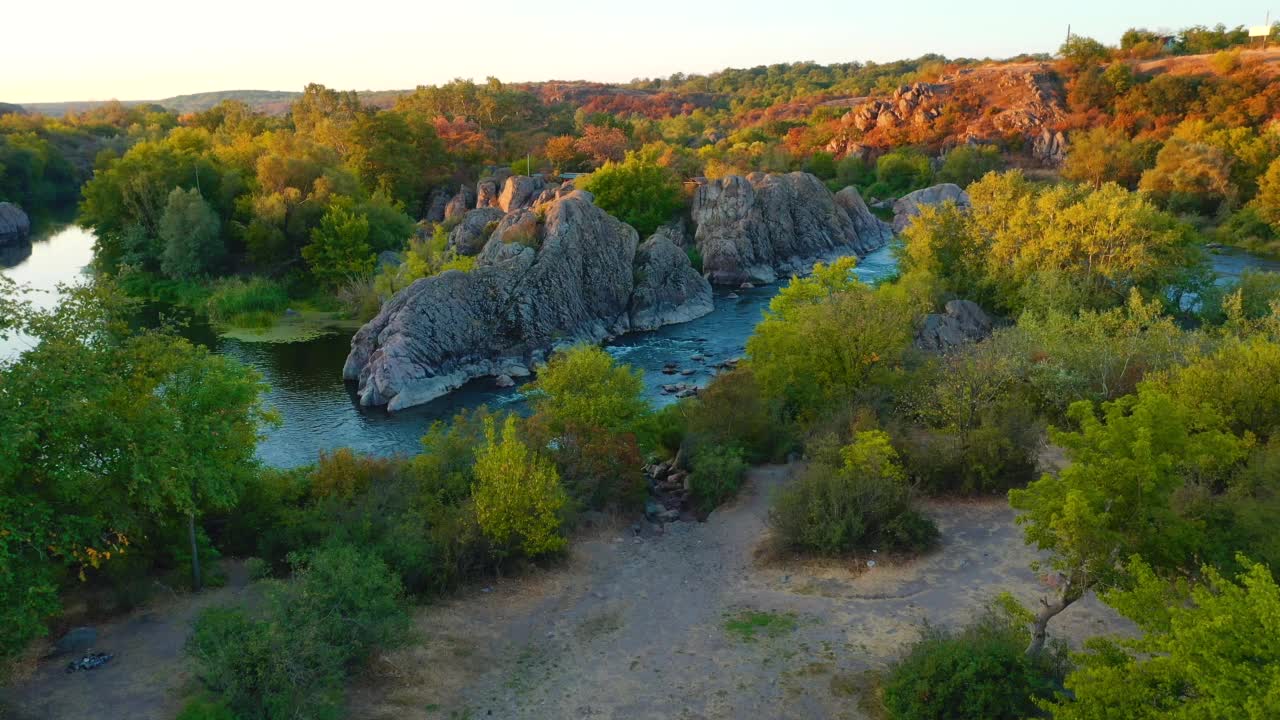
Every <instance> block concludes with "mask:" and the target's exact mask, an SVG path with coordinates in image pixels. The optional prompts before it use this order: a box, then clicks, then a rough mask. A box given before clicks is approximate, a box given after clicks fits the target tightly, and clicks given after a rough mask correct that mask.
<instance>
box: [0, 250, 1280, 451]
mask: <svg viewBox="0 0 1280 720" xmlns="http://www.w3.org/2000/svg"><path fill="white" fill-rule="evenodd" d="M92 258H93V234H92V233H91V232H90V231H88V230H85V229H83V228H80V227H77V226H75V225H69V226H65V227H62V228H57V229H54V230H51V231H49V232H47V233H46V234H45V236H44V237H41V238H37V239H36V240H34V241H33V242H32V244H31V253H30V255H29V256H26V257H25V258H23V257H21V255H20V254H18V255H13V256H10V257H9V262H11V263H16V264H13V265H12V266H3V264H4V262H5V258H0V273H3V274H4V275H6V276H8V277H9V278H11V279H13V280H15V281H17V282H19V283H23V284H25V285H27V286H28V287H30V288H31V290H32V291H33V292H34V293H35V294H34V295H33V297H34V298H35V301H36V302H37V303H38V304H40V305H42V306H45V307H49V306H51V305H52V304H53V303H55V302H57V293H56V290H55V288H56V286H57V285H58V284H60V283H74V282H79V281H83V279H84V278H85V275H84V268H85V267H86V266H87V265H88V264H89V262H90V261H91V260H92ZM1212 259H1213V266H1214V270H1215V271H1216V272H1217V273H1218V274H1219V276H1220V277H1222V278H1223V280H1224V281H1227V280H1230V279H1232V278H1235V277H1238V276H1239V274H1240V273H1241V272H1242V271H1243V270H1244V269H1245V268H1248V267H1255V268H1261V269H1265V270H1271V271H1280V262H1276V261H1273V260H1266V259H1263V258H1258V257H1255V256H1251V255H1249V254H1247V253H1244V252H1241V251H1236V250H1229V249H1228V250H1224V251H1221V252H1218V253H1215V254H1213V255H1212ZM895 270H896V262H895V260H894V257H893V254H892V252H891V251H890V249H888V248H885V249H882V250H879V251H877V252H874V253H872V254H870V255H868V256H867V257H865V258H863V259H862V260H861V261H860V262H859V263H858V268H857V271H856V272H857V274H858V276H859V277H860V278H861V279H862V280H864V281H868V282H870V281H874V280H877V279H880V278H883V277H886V276H889V275H891V274H893V273H894V272H895ZM777 289H778V286H776V285H774V286H768V287H761V288H755V289H752V290H738V291H732V292H730V291H727V290H718V291H716V294H715V309H714V310H713V311H712V312H711V313H710V314H708V315H705V316H703V317H701V318H699V319H697V320H694V321H692V322H688V323H684V324H682V325H671V326H668V327H664V328H661V329H659V330H655V331H653V332H646V333H635V334H631V335H625V336H623V337H621V338H618V339H617V340H616V341H614V342H612V343H609V344H608V345H607V346H606V349H607V350H608V351H609V353H610V354H612V355H613V356H614V357H616V358H618V360H619V361H621V362H624V363H627V364H629V365H631V366H632V367H636V368H639V369H641V370H643V371H644V379H645V389H646V393H647V394H648V396H649V398H650V400H651V401H652V402H653V403H654V404H656V405H661V404H665V403H668V402H672V401H673V400H674V398H673V397H672V396H671V395H668V394H666V393H663V392H662V385H664V384H670V383H678V382H684V383H690V384H697V385H704V384H706V382H707V381H708V380H709V379H710V377H711V374H712V366H713V365H714V364H715V363H717V362H720V361H722V360H727V359H730V358H734V357H738V356H740V355H741V354H742V352H743V345H744V343H745V342H746V339H747V337H748V336H750V334H751V331H752V329H753V328H754V327H755V325H756V323H757V322H759V320H760V317H761V313H762V312H763V310H764V308H765V307H766V306H767V305H768V304H769V300H770V299H771V298H772V297H773V295H774V294H775V293H776V292H777ZM190 336H191V338H192V339H193V340H195V341H197V342H200V343H203V344H205V345H208V346H209V347H210V348H212V349H213V350H214V351H216V352H218V353H221V354H224V355H227V356H229V357H233V358H236V359H237V360H239V361H241V362H243V363H244V364H246V365H249V366H250V367H253V368H255V369H256V370H257V371H258V372H259V373H261V374H262V377H263V378H264V380H265V381H266V383H267V385H268V387H269V390H268V392H267V396H266V402H267V404H268V405H270V406H272V407H274V408H275V409H276V410H277V411H278V412H279V414H280V416H281V419H282V422H281V424H280V425H279V426H278V427H274V428H269V429H267V431H266V437H265V439H264V440H263V441H262V442H261V443H259V445H258V455H259V457H260V458H261V459H262V461H263V462H265V463H267V464H268V465H273V466H277V467H295V466H298V465H303V464H306V463H309V462H312V461H314V460H315V458H316V456H317V454H318V453H319V452H320V451H321V450H331V449H334V448H338V447H350V448H352V449H355V450H359V451H361V452H369V453H375V454H379V455H391V454H396V453H414V452H416V451H417V450H418V448H419V441H420V439H421V437H422V435H423V433H424V432H425V431H426V429H427V428H428V427H430V425H431V423H432V422H434V421H436V420H447V419H448V418H450V417H452V416H453V415H454V414H455V413H457V412H458V411H459V410H462V409H464V408H473V407H478V406H479V405H481V404H488V405H489V406H490V407H495V408H496V407H511V408H513V409H515V408H518V407H519V406H520V404H521V402H522V396H521V395H520V389H519V388H518V387H517V388H512V389H506V390H503V389H498V388H496V387H494V385H493V382H492V380H490V379H481V380H477V381H474V382H472V383H469V384H467V385H465V386H463V387H462V388H460V389H458V390H457V391H455V392H453V393H450V394H449V395H447V396H445V397H443V398H440V399H438V400H435V401H433V402H431V403H428V404H426V405H422V406H419V407H416V408H412V409H410V410H406V411H402V412H399V413H395V414H394V415H392V414H388V413H386V412H384V411H382V410H379V409H373V410H371V409H367V408H361V407H360V406H359V405H358V403H357V402H356V401H355V398H354V395H353V394H352V391H351V389H350V388H349V387H348V386H347V385H346V384H345V383H343V381H342V377H341V369H342V364H343V361H344V360H345V359H346V356H347V350H348V349H349V347H350V339H349V338H348V337H347V336H346V335H343V334H333V335H326V336H323V337H320V338H316V339H313V340H308V341H306V342H298V343H262V342H257V343H255V342H244V341H240V340H234V339H228V338H223V337H219V336H218V335H216V334H215V333H213V332H212V331H211V330H210V329H209V328H208V327H202V326H200V325H196V326H194V327H192V328H191V330H190ZM23 347H26V341H24V340H23V339H21V338H19V339H16V340H10V341H8V342H0V357H6V356H10V355H12V354H13V353H14V352H16V351H20V350H21V349H22V348H23ZM695 356H701V357H702V360H701V361H697V360H694V359H693V358H694V357H695ZM671 362H675V363H676V364H677V365H678V367H679V368H680V369H681V370H692V371H693V373H692V374H691V375H688V376H684V375H664V374H663V373H662V370H663V366H664V365H666V364H667V363H671Z"/></svg>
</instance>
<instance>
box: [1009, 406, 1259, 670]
mask: <svg viewBox="0 0 1280 720" xmlns="http://www.w3.org/2000/svg"><path fill="white" fill-rule="evenodd" d="M1068 414H1069V416H1070V418H1071V420H1072V421H1074V422H1075V423H1076V424H1077V425H1078V426H1079V428H1080V429H1079V430H1078V431H1076V432H1062V431H1054V432H1052V433H1051V434H1050V437H1051V438H1052V440H1053V441H1054V442H1055V443H1057V444H1058V445H1061V446H1062V447H1063V448H1065V449H1066V451H1067V457H1068V458H1069V459H1070V461H1071V464H1070V465H1068V466H1067V467H1066V468H1064V469H1063V470H1062V471H1060V472H1059V473H1058V474H1057V475H1052V474H1046V475H1044V476H1043V477H1042V478H1040V479H1039V480H1037V481H1035V482H1033V483H1031V484H1030V485H1028V486H1027V488H1026V489H1025V490H1010V491H1009V504H1010V505H1012V506H1013V508H1014V509H1015V510H1018V511H1019V512H1020V513H1021V514H1020V515H1019V516H1018V524H1019V525H1022V526H1023V533H1024V535H1025V537H1026V541H1027V543H1028V544H1030V545H1034V546H1035V547H1036V548H1037V549H1039V550H1041V551H1044V552H1047V553H1048V559H1047V560H1045V561H1037V562H1036V563H1035V564H1034V565H1033V568H1034V569H1041V568H1045V569H1048V570H1050V571H1051V575H1049V576H1047V578H1048V581H1049V584H1050V586H1051V587H1053V588H1054V589H1055V590H1056V594H1057V597H1056V598H1053V599H1052V600H1051V599H1049V598H1041V601H1040V608H1039V610H1038V612H1037V613H1036V616H1035V619H1034V621H1033V622H1032V624H1031V627H1032V639H1031V644H1030V646H1029V647H1028V649H1027V652H1028V654H1032V655H1034V654H1037V653H1039V652H1040V651H1041V650H1042V649H1043V647H1044V643H1045V638H1046V628H1047V626H1048V623H1049V621H1050V620H1052V619H1053V618H1054V617H1055V616H1056V615H1058V614H1059V613H1061V612H1062V611H1063V610H1065V609H1066V608H1067V607H1069V606H1070V605H1071V604H1072V603H1074V602H1075V601H1077V600H1079V599H1080V598H1081V597H1083V596H1084V594H1085V593H1086V592H1087V591H1089V590H1091V589H1097V590H1104V589H1107V588H1110V587H1115V586H1116V585H1117V584H1118V583H1119V582H1120V580H1121V579H1122V578H1123V577H1124V567H1123V566H1122V563H1123V561H1124V559H1125V558H1128V557H1132V556H1134V555H1137V556H1140V557H1142V558H1143V559H1144V560H1145V561H1146V562H1148V563H1150V564H1151V565H1152V566H1153V567H1156V568H1157V569H1160V570H1164V571H1168V570H1175V569H1179V568H1187V567H1188V566H1189V564H1190V565H1191V566H1194V553H1195V550H1196V549H1197V548H1198V547H1199V546H1200V545H1201V544H1202V539H1201V538H1199V537H1198V536H1197V532H1198V529H1197V525H1196V523H1195V522H1194V521H1193V520H1192V519H1189V518H1186V517H1183V516H1182V515H1180V514H1179V513H1178V512H1177V510H1176V508H1175V507H1174V505H1173V498H1174V495H1175V493H1176V492H1177V491H1178V490H1179V489H1180V488H1182V487H1183V486H1184V484H1185V483H1187V482H1188V481H1198V482H1203V483H1212V482H1215V481H1220V480H1221V479H1222V477H1223V476H1224V474H1225V470H1226V469H1227V468H1230V467H1231V466H1232V465H1233V464H1235V463H1236V462H1238V461H1239V460H1240V459H1241V458H1242V457H1243V455H1244V447H1243V445H1242V443H1241V441H1240V440H1239V439H1238V438H1236V437H1235V436H1233V435H1231V434H1230V433H1229V432H1227V431H1226V430H1225V428H1224V424H1223V422H1222V419H1221V418H1220V417H1218V416H1217V415H1216V414H1215V413H1213V412H1212V411H1211V410H1210V409H1208V408H1188V407H1186V406H1183V405H1181V404H1179V403H1177V402H1175V401H1174V400H1173V398H1171V397H1169V396H1168V395H1167V394H1164V393H1162V392H1159V391H1157V390H1155V389H1152V388H1142V389H1140V390H1139V392H1138V394H1137V395H1127V396H1125V397H1123V398H1120V399H1119V400H1116V401H1113V402H1109V403H1103V405H1102V416H1101V417H1099V416H1098V415H1097V413H1096V411H1095V409H1094V405H1093V403H1091V402H1078V403H1075V404H1074V405H1072V406H1071V410H1070V411H1069V413H1068Z"/></svg>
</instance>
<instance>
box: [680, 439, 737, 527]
mask: <svg viewBox="0 0 1280 720" xmlns="http://www.w3.org/2000/svg"><path fill="white" fill-rule="evenodd" d="M742 456H743V453H742V449H741V448H737V447H732V446H728V447H726V446H706V447H703V448H701V449H699V450H698V451H697V453H695V454H694V456H693V461H692V463H691V465H692V466H693V472H691V473H690V475H689V489H690V491H691V492H692V494H693V498H694V501H695V502H696V503H697V505H698V509H700V510H701V511H702V512H711V511H712V510H714V509H715V508H716V506H718V505H720V504H721V503H723V502H725V501H726V500H729V499H730V498H732V497H733V496H734V495H737V494H738V488H740V487H742V478H743V476H745V475H746V474H747V463H746V461H745V460H743V459H742Z"/></svg>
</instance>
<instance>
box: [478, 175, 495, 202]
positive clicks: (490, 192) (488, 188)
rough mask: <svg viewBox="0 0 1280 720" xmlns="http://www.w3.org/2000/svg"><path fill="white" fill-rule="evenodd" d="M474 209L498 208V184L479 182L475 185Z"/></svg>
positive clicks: (488, 181) (489, 181) (486, 181)
mask: <svg viewBox="0 0 1280 720" xmlns="http://www.w3.org/2000/svg"><path fill="white" fill-rule="evenodd" d="M476 207H477V208H496V207H498V184H497V183H495V182H494V181H492V180H481V181H480V182H478V183H476Z"/></svg>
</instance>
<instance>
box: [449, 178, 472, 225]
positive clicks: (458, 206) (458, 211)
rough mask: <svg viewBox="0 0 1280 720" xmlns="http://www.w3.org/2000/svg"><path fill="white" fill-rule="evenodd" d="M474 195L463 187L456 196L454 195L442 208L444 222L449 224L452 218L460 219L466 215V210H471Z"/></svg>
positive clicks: (467, 188)
mask: <svg viewBox="0 0 1280 720" xmlns="http://www.w3.org/2000/svg"><path fill="white" fill-rule="evenodd" d="M475 197H476V196H475V193H474V192H472V190H471V188H469V187H467V186H466V185H463V186H462V187H461V188H460V189H459V190H458V194H457V195H454V196H453V198H452V199H451V200H449V203H448V204H447V205H445V207H444V220H445V222H449V221H450V220H453V219H454V218H460V217H462V216H463V215H466V214H467V210H469V209H471V204H472V202H474V201H475Z"/></svg>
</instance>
